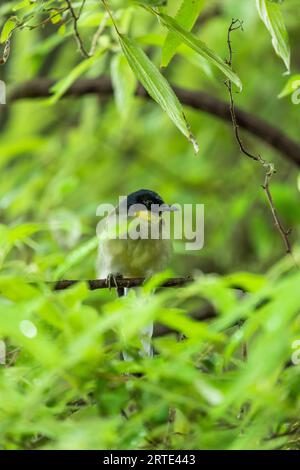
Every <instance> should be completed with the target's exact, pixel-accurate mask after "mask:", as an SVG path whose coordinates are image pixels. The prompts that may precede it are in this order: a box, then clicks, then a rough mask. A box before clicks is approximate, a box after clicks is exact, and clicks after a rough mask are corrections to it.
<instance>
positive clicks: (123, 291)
mask: <svg viewBox="0 0 300 470" xmlns="http://www.w3.org/2000/svg"><path fill="white" fill-rule="evenodd" d="M132 289H135V291H136V293H137V295H139V293H140V289H139V288H138V287H132ZM117 293H118V297H123V296H125V295H128V293H129V288H127V287H118V288H117ZM152 336H153V322H152V323H150V324H148V325H146V326H144V327H143V328H141V330H140V331H139V340H140V343H141V348H140V349H139V355H140V356H141V357H153V347H152ZM122 356H123V359H124V361H132V360H133V357H132V356H131V355H130V354H129V353H128V352H127V351H122Z"/></svg>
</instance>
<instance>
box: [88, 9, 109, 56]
mask: <svg viewBox="0 0 300 470" xmlns="http://www.w3.org/2000/svg"><path fill="white" fill-rule="evenodd" d="M108 18H109V16H108V13H107V11H105V12H104V16H103V18H102V20H101V21H100V23H99V26H98V28H97V31H96V32H95V34H94V36H93V38H92V43H91V48H90V51H89V55H90V56H93V55H94V54H95V50H96V47H97V43H98V39H99V38H100V36H101V34H102V33H103V31H104V29H105V26H106V23H107V20H108Z"/></svg>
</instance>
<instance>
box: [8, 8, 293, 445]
mask: <svg viewBox="0 0 300 470" xmlns="http://www.w3.org/2000/svg"><path fill="white" fill-rule="evenodd" d="M232 17H234V18H239V19H240V20H243V22H244V31H241V30H237V31H235V32H234V33H233V34H232V47H233V52H234V54H233V70H232V68H231V67H230V66H229V64H228V63H227V62H226V58H228V45H227V30H228V27H229V25H230V23H231V20H232ZM299 21H300V10H299V0H285V1H282V2H280V1H277V2H276V1H269V0H257V1H254V0H253V1H241V0H227V1H224V0H223V1H222V0H216V1H209V2H208V1H205V0H197V1H188V0H173V1H166V2H164V1H158V0H157V1H155V0H140V1H137V2H134V1H130V0H107V1H100V0H86V1H83V2H82V1H72V2H70V1H69V2H68V1H65V0H48V1H39V0H37V1H33V0H32V1H31V0H23V1H20V0H17V1H4V2H1V6H0V31H1V33H0V34H1V36H0V42H1V44H0V48H1V50H0V54H1V57H2V59H1V62H2V65H0V67H1V68H0V79H1V80H2V81H3V82H5V84H6V89H7V104H6V105H0V113H1V114H0V137H1V140H0V168H1V184H0V223H1V225H0V263H1V264H0V266H1V272H0V358H1V362H3V364H0V448H1V449H15V448H16V449H32V448H33V449H36V448H38V449H47V448H50V449H66V448H71V449H136V448H157V449H163V448H173V449H181V448H184V449H274V448H299V439H300V431H299V418H298V416H299V411H300V401H299V387H300V374H299V371H300V369H299V367H300V366H299V365H296V364H295V363H296V362H299V361H298V359H299V357H298V355H297V354H295V353H297V347H298V349H299V343H298V345H297V343H295V341H297V340H300V317H299V306H300V298H299V291H298V289H299V283H300V269H299V266H298V265H300V253H299V248H298V247H299V242H298V239H299V234H300V205H299V188H300V179H299V174H298V168H297V166H296V164H295V162H292V161H290V160H289V159H288V158H286V155H285V154H284V152H277V151H276V150H275V149H274V147H272V146H269V145H268V144H267V142H266V141H267V139H266V140H265V141H264V139H257V138H255V137H253V135H252V136H251V133H244V134H243V138H244V142H245V144H246V145H247V146H248V147H249V148H250V149H251V150H252V151H253V152H255V153H257V154H260V155H262V156H263V158H264V159H266V160H267V161H270V162H273V163H274V164H275V167H276V169H277V173H276V174H275V175H274V176H273V178H272V180H271V182H270V188H271V191H272V195H273V198H274V204H275V206H276V209H277V211H278V213H279V214H280V219H281V220H282V222H283V223H284V226H285V227H291V228H292V233H291V234H290V240H291V243H292V245H293V253H292V255H286V254H285V247H284V244H283V240H282V238H281V237H280V234H279V232H278V230H277V229H276V227H275V226H274V220H273V218H272V213H271V211H270V208H269V206H268V204H267V201H266V197H265V194H264V192H263V190H262V188H261V185H262V184H263V181H264V175H265V169H264V168H263V167H262V166H260V165H258V164H256V163H255V162H254V161H251V160H250V159H247V158H246V156H245V155H242V154H241V153H240V151H239V147H238V143H237V141H236V138H235V135H234V130H233V127H232V126H231V125H230V123H229V125H228V123H225V122H224V121H222V120H219V119H217V118H216V117H215V116H213V115H210V114H207V113H204V112H199V110H196V109H192V107H183V106H182V104H181V103H180V101H179V99H178V98H176V95H175V94H174V92H173V91H172V90H173V88H172V87H174V86H178V87H181V88H183V89H189V90H194V91H205V92H207V93H209V94H210V95H212V96H214V97H217V98H219V99H223V100H226V101H228V100H229V97H228V89H227V87H226V86H225V85H224V80H231V81H232V87H233V96H234V100H235V103H236V105H237V106H240V107H242V108H244V109H245V110H248V111H249V112H251V113H252V114H253V116H254V118H255V116H256V117H260V118H262V119H264V120H266V121H267V122H269V123H271V124H274V125H275V126H277V127H279V128H281V130H282V131H283V132H285V133H286V134H287V135H288V136H290V137H291V138H293V139H295V140H297V138H298V139H299V110H300V108H299V106H297V105H296V104H295V103H293V101H292V99H291V96H292V95H291V94H292V93H293V92H295V89H296V88H295V87H294V84H295V82H296V80H297V79H299V75H297V72H299V69H300V48H299V41H300V32H299ZM161 65H163V68H161ZM289 70H291V73H292V75H291V77H287V76H286V74H284V72H286V71H289ZM103 76H107V77H110V79H111V81H112V85H113V91H114V93H105V95H102V94H99V95H97V94H87V93H82V94H81V96H70V97H63V95H64V94H65V92H66V91H67V90H68V89H69V87H70V86H72V84H74V82H75V81H76V80H78V79H82V78H89V79H91V78H98V77H100V78H101V77H103ZM33 79H34V80H35V82H34V85H33V91H32V93H31V95H34V90H35V89H37V87H38V83H39V84H40V83H45V81H47V80H48V79H52V80H53V81H54V82H55V85H54V86H52V88H51V93H50V96H47V94H45V96H44V97H39V98H36V97H35V98H34V97H33V96H31V98H29V99H19V100H17V99H13V95H14V90H15V89H16V86H17V85H18V84H19V83H21V82H22V83H23V82H25V81H32V80H33ZM138 82H140V83H141V84H142V85H143V86H144V88H146V90H147V91H148V93H149V94H150V96H151V97H152V98H153V99H152V100H149V99H145V98H144V97H143V96H135V91H136V87H137V83H138ZM51 83H52V82H51ZM242 85H243V86H242ZM241 88H243V90H242V92H240V90H241ZM282 90H283V92H282ZM280 94H281V97H278V96H279V95H280ZM10 96H11V100H10ZM183 110H184V112H183ZM191 132H192V134H191ZM197 145H199V151H198V153H197V155H195V152H196V151H197ZM142 187H146V188H151V189H153V190H155V191H157V192H159V193H160V194H161V195H162V196H163V197H164V199H165V200H166V201H167V202H168V203H172V202H179V203H182V204H183V203H203V204H205V245H204V248H203V249H202V250H201V251H186V250H185V249H184V244H183V243H182V242H179V241H176V242H174V257H173V260H172V265H171V266H170V271H168V272H166V273H163V274H161V275H158V276H157V277H155V278H154V279H152V280H150V281H149V282H148V284H146V285H145V286H144V287H143V289H142V294H141V295H139V296H136V295H135V292H134V291H133V292H131V293H130V295H128V296H127V297H124V298H116V293H115V291H114V290H111V291H109V290H108V289H101V290H97V291H93V292H91V291H89V290H88V288H87V286H86V284H85V283H79V284H76V285H75V286H74V287H71V288H69V289H66V290H64V291H61V292H54V291H53V290H52V288H51V285H49V284H47V283H46V282H45V281H54V280H57V279H63V278H68V279H82V280H84V279H93V278H95V260H96V252H97V238H96V236H95V235H96V225H97V222H98V220H99V218H98V217H97V216H96V209H97V206H98V204H100V203H101V202H111V203H116V202H117V199H118V196H119V195H125V194H128V193H129V192H131V191H134V190H136V189H140V188H142ZM187 274H189V275H193V276H194V277H195V282H193V283H192V284H189V285H188V286H186V287H184V288H178V289H175V288H172V289H161V290H159V291H158V292H157V293H156V294H155V295H152V290H153V288H154V286H156V285H159V284H160V283H161V282H162V281H163V279H164V278H165V277H170V276H172V275H177V276H184V275H187ZM237 286H238V287H239V288H240V289H243V290H244V291H246V292H247V293H246V294H244V295H241V294H240V292H237V291H236V289H234V288H235V287H237ZM208 310H209V311H210V312H211V314H210V315H206V313H207V311H208ZM212 312H213V314H212ZM190 314H192V316H191V315H190ZM195 316H197V317H198V318H199V317H201V316H203V317H209V318H207V319H206V320H205V319H204V320H203V321H198V320H196V319H195ZM151 320H154V321H156V322H159V323H160V324H162V325H164V326H167V327H168V328H171V329H176V331H177V332H179V333H181V335H178V334H175V333H169V334H165V335H157V336H156V338H155V339H154V346H155V349H156V351H157V353H158V354H157V355H156V356H155V357H154V358H153V359H143V358H141V357H139V356H138V355H137V354H136V343H137V339H136V338H137V332H138V331H139V330H140V328H141V327H142V326H143V325H146V324H147V323H149V321H151ZM161 330H162V329H160V332H161ZM179 336H180V337H179ZM124 342H126V343H127V344H128V343H130V345H131V347H132V354H133V355H135V360H134V361H132V362H125V361H122V360H121V359H120V358H119V352H120V350H121V349H122V345H123V343H124ZM293 353H294V356H293V358H292V355H293ZM132 374H135V375H132Z"/></svg>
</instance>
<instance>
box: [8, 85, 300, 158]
mask: <svg viewBox="0 0 300 470" xmlns="http://www.w3.org/2000/svg"><path fill="white" fill-rule="evenodd" d="M54 84H55V81H54V80H51V79H48V78H36V79H33V80H30V81H26V82H21V83H19V84H17V85H15V86H14V88H13V89H12V90H11V93H10V95H9V97H8V102H9V101H10V102H12V101H16V100H22V99H31V98H46V97H49V96H51V92H50V89H51V87H52V86H53V85H54ZM174 91H175V93H176V95H177V96H178V98H179V100H180V101H181V103H182V104H185V105H187V106H190V107H191V108H194V109H198V110H200V111H203V112H205V113H208V114H211V115H213V116H215V117H217V118H219V119H222V120H223V121H226V122H228V123H232V118H231V113H230V109H229V108H228V103H227V102H226V101H223V100H220V99H218V98H215V97H214V96H211V95H209V94H208V93H205V92H201V91H191V90H186V89H183V88H179V87H174ZM112 93H113V88H112V84H111V81H110V80H109V79H108V77H101V78H83V79H80V80H77V81H76V82H75V83H73V84H72V85H71V86H70V88H69V89H68V90H67V91H66V93H65V96H73V97H80V96H84V95H89V94H97V95H101V96H110V95H111V94H112ZM136 94H137V95H138V96H143V97H145V98H149V96H148V95H147V93H146V91H145V90H144V89H143V88H142V87H141V86H140V87H139V88H138V89H137V91H136ZM235 115H236V119H237V122H238V123H239V128H242V129H244V130H246V131H248V132H249V133H250V134H252V135H253V136H255V137H258V138H260V139H261V140H263V141H264V142H266V143H268V144H269V145H270V146H271V147H273V148H274V149H275V150H277V151H278V152H281V154H282V155H283V156H284V157H285V158H287V159H288V160H290V161H292V162H293V163H295V164H296V165H298V166H300V144H299V143H298V142H296V141H294V140H293V139H292V138H290V137H289V136H288V135H287V134H285V133H284V132H283V131H281V130H280V129H278V128H277V127H275V126H273V125H272V124H269V123H268V122H266V121H265V120H263V119H261V118H259V117H258V116H256V115H254V114H251V113H249V112H247V111H245V110H243V109H241V108H238V107H235Z"/></svg>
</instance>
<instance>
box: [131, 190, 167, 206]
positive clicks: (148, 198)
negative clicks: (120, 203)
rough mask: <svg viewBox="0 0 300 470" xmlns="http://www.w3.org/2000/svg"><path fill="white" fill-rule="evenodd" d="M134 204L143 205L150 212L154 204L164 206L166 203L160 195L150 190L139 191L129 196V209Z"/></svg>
mask: <svg viewBox="0 0 300 470" xmlns="http://www.w3.org/2000/svg"><path fill="white" fill-rule="evenodd" d="M133 204H143V205H144V206H146V208H147V209H148V210H150V209H151V205H152V204H158V205H161V204H164V201H163V199H162V198H161V197H160V195H159V194H157V193H155V192H154V191H151V190H150V189H139V190H138V191H135V192H134V193H131V194H129V195H128V196H127V209H129V207H130V206H132V205H133Z"/></svg>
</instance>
